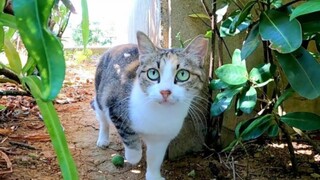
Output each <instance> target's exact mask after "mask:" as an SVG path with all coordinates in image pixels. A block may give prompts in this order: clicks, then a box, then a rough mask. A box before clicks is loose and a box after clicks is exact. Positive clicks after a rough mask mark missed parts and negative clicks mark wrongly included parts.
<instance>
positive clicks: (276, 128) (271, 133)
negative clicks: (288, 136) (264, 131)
mask: <svg viewBox="0 0 320 180" xmlns="http://www.w3.org/2000/svg"><path fill="white" fill-rule="evenodd" d="M278 134H279V126H278V124H276V123H275V124H273V125H271V126H270V127H269V129H268V135H269V137H275V136H277V135H278Z"/></svg>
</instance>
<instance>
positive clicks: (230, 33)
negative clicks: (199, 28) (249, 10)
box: [219, 10, 251, 37]
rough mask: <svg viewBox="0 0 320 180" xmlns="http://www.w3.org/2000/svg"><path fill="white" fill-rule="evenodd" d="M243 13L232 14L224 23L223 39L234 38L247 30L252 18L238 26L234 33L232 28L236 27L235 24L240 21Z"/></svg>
mask: <svg viewBox="0 0 320 180" xmlns="http://www.w3.org/2000/svg"><path fill="white" fill-rule="evenodd" d="M240 13H241V11H240V10H236V11H234V12H232V13H231V14H230V16H229V17H228V18H227V19H226V20H224V21H222V23H221V26H220V29H219V31H220V36H221V37H226V36H234V35H236V34H239V33H240V32H242V31H244V30H246V29H247V28H248V27H249V25H250V23H251V18H250V17H247V18H246V19H245V20H244V21H243V22H242V23H241V24H240V25H238V26H237V27H236V28H235V30H234V31H232V29H231V28H232V27H233V26H234V25H235V22H237V21H238V19H239V16H240Z"/></svg>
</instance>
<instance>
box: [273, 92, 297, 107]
mask: <svg viewBox="0 0 320 180" xmlns="http://www.w3.org/2000/svg"><path fill="white" fill-rule="evenodd" d="M293 94H294V90H293V89H292V88H289V89H286V90H285V91H284V92H283V93H282V94H281V96H280V97H279V98H278V100H277V102H276V103H275V105H274V107H273V109H277V108H278V107H279V106H280V105H281V104H282V103H283V101H285V100H287V99H288V98H290V97H291V96H292V95H293Z"/></svg>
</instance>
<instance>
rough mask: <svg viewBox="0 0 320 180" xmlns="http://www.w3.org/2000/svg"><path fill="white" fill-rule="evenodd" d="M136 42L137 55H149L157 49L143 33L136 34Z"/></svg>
mask: <svg viewBox="0 0 320 180" xmlns="http://www.w3.org/2000/svg"><path fill="white" fill-rule="evenodd" d="M137 41H138V49H139V54H151V53H154V52H156V50H157V48H156V47H155V46H154V44H153V43H152V42H151V40H150V39H149V37H148V36H147V35H145V34H144V33H143V32H141V31H138V32H137Z"/></svg>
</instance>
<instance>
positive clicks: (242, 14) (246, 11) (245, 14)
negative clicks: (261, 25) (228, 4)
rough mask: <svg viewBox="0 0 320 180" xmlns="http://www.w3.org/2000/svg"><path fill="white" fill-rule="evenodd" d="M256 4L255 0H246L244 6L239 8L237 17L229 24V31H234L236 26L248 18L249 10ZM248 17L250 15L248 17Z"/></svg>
mask: <svg viewBox="0 0 320 180" xmlns="http://www.w3.org/2000/svg"><path fill="white" fill-rule="evenodd" d="M255 4H256V1H250V2H248V3H247V4H246V5H245V7H244V8H243V9H242V10H241V12H240V14H239V17H238V18H237V19H235V20H234V21H233V23H232V24H231V26H230V32H235V30H236V28H237V27H238V26H239V25H240V24H241V23H243V22H244V21H246V19H247V18H248V16H249V14H250V11H251V9H252V7H253V6H254V5H255ZM249 18H250V17H249Z"/></svg>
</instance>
